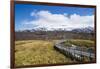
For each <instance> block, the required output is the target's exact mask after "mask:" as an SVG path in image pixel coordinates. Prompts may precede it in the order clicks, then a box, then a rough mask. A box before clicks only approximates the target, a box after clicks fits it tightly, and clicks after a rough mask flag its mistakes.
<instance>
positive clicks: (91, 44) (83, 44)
mask: <svg viewBox="0 0 100 69" xmlns="http://www.w3.org/2000/svg"><path fill="white" fill-rule="evenodd" d="M64 44H65V45H66V46H70V45H71V44H74V45H77V46H79V47H86V48H92V49H93V50H94V49H95V43H94V41H92V40H82V39H70V40H67V41H66V42H65V43H64Z"/></svg>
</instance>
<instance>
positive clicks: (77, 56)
mask: <svg viewBox="0 0 100 69" xmlns="http://www.w3.org/2000/svg"><path fill="white" fill-rule="evenodd" d="M62 42H64V40H61V41H59V42H57V43H56V44H55V46H54V48H55V49H57V50H58V51H60V52H61V53H63V54H64V55H66V56H69V57H71V58H72V59H74V60H78V61H84V57H87V58H88V59H89V61H90V62H92V61H93V60H94V59H95V54H94V53H91V52H88V51H82V48H80V47H78V46H75V45H74V46H72V47H69V46H64V45H63V44H62Z"/></svg>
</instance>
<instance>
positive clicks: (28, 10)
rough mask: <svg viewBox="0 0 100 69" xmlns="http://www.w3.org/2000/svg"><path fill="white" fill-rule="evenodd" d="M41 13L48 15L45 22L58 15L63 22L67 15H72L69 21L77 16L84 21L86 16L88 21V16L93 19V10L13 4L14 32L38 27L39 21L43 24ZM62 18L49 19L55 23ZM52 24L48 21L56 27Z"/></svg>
mask: <svg viewBox="0 0 100 69" xmlns="http://www.w3.org/2000/svg"><path fill="white" fill-rule="evenodd" d="M41 12H43V13H44V14H48V15H47V16H48V17H46V18H48V19H47V20H49V18H50V17H52V18H53V16H54V17H56V15H57V16H58V17H59V15H61V17H62V18H64V19H65V20H67V19H68V18H67V17H68V15H72V18H71V19H73V20H75V19H76V18H75V17H77V16H78V17H80V18H79V19H82V18H83V19H84V18H85V17H84V16H87V17H86V18H88V19H90V18H91V17H89V16H92V17H93V14H94V8H80V7H67V6H66V7H65V6H46V5H32V4H15V30H24V29H32V28H34V27H35V26H38V25H39V24H41V25H43V23H40V20H42V21H43V22H44V23H45V22H47V21H45V20H46V19H44V20H43V18H44V16H43V15H42V16H40V15H41V14H42V13H41ZM32 13H34V14H37V15H31V14H32ZM39 13H41V14H40V15H38V14H39ZM55 14H56V15H55ZM64 14H66V15H67V17H65V16H64ZM49 16H50V17H49ZM37 17H38V18H37ZM62 18H57V17H56V19H55V20H54V19H50V20H51V21H54V22H56V20H57V19H62ZM64 19H62V20H60V21H61V22H64ZM71 19H70V20H71ZM92 19H93V18H92ZM76 20H77V21H78V19H76ZM76 20H75V21H76ZM87 21H88V22H91V21H89V20H87ZM92 21H93V20H92ZM32 22H33V23H32ZM54 22H52V23H50V21H49V22H48V24H52V25H56V24H57V23H56V24H54ZM79 22H80V21H79ZM83 22H85V21H83ZM24 23H26V24H25V25H24ZM69 23H72V22H70V21H69ZM58 24H59V23H58ZM91 24H93V23H91ZM52 25H50V26H52ZM60 25H61V24H59V25H58V26H59V27H58V28H60V27H61V26H60ZM62 25H67V23H66V22H64V24H62ZM46 26H47V25H46V24H44V26H42V27H46ZM50 26H47V27H48V28H49V27H50ZM24 27H25V28H24ZM38 27H40V26H38ZM55 27H57V26H54V27H53V28H55ZM66 27H69V24H68V25H67V26H65V27H64V28H66ZM71 27H72V26H70V27H69V28H71ZM50 28H51V27H50ZM61 28H62V27H61Z"/></svg>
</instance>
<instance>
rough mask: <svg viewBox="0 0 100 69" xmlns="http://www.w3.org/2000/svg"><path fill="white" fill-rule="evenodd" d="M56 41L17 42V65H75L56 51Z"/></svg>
mask: <svg viewBox="0 0 100 69" xmlns="http://www.w3.org/2000/svg"><path fill="white" fill-rule="evenodd" d="M55 41H56V40H50V41H49V40H24V41H16V42H15V65H16V66H23V65H39V64H56V63H57V64H60V63H73V62H75V61H72V60H71V59H70V58H68V57H66V56H64V55H63V54H61V53H59V52H58V51H56V50H55V49H54V47H53V46H54V43H55Z"/></svg>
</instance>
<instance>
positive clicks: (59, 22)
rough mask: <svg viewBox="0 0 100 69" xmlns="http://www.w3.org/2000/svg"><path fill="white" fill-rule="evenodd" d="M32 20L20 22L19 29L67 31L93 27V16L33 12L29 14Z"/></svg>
mask: <svg viewBox="0 0 100 69" xmlns="http://www.w3.org/2000/svg"><path fill="white" fill-rule="evenodd" d="M31 17H33V18H34V19H33V20H25V21H23V22H22V24H21V25H22V27H21V29H33V28H43V27H44V28H46V29H48V30H51V29H59V28H64V29H67V30H71V29H75V28H84V27H88V26H90V27H94V15H91V16H89V15H87V16H80V15H78V14H71V15H70V16H69V15H68V14H67V13H64V14H54V13H51V12H50V11H47V10H40V11H33V12H31Z"/></svg>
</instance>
